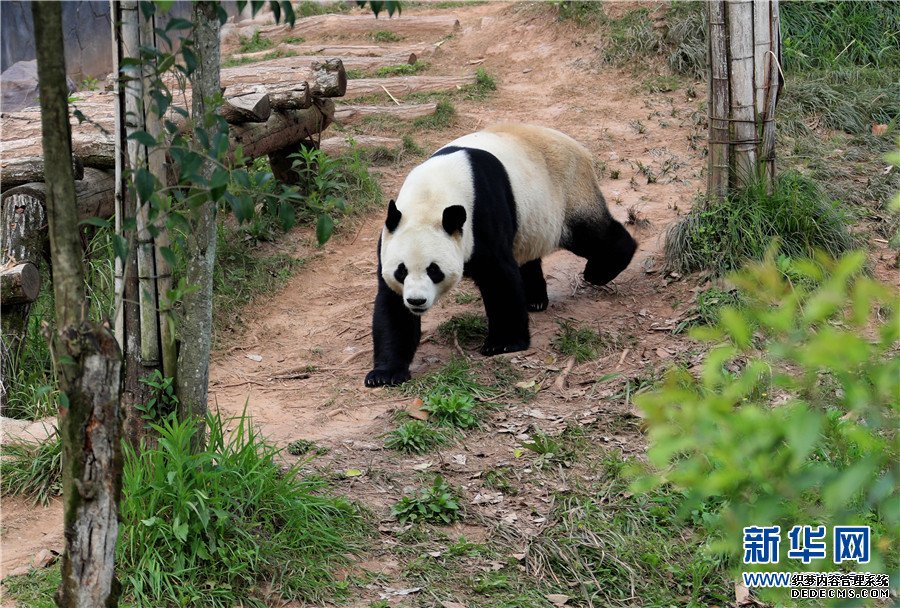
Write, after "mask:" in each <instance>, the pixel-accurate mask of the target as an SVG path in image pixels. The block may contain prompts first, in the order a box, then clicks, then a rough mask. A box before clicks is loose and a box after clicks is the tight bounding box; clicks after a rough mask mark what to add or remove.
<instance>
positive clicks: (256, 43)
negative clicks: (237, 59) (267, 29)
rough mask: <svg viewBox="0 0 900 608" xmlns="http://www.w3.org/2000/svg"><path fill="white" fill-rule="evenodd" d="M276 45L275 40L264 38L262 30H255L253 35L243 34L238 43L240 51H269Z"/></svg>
mask: <svg viewBox="0 0 900 608" xmlns="http://www.w3.org/2000/svg"><path fill="white" fill-rule="evenodd" d="M273 46H275V42H274V41H273V40H270V39H268V38H263V37H262V33H261V32H254V33H253V36H250V37H249V38H248V37H247V36H241V37H240V38H239V43H238V52H239V53H255V52H257V51H267V50H269V49H270V48H272V47H273Z"/></svg>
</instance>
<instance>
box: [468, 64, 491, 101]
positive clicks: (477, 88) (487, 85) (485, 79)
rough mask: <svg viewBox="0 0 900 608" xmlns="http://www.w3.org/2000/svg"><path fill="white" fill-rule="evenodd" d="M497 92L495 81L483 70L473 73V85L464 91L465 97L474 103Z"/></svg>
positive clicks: (479, 69)
mask: <svg viewBox="0 0 900 608" xmlns="http://www.w3.org/2000/svg"><path fill="white" fill-rule="evenodd" d="M496 90H497V81H496V80H495V79H494V77H493V76H491V75H490V74H489V73H488V71H487V70H486V69H484V68H478V70H477V71H476V72H475V84H473V85H471V86H469V87H468V88H467V89H466V93H467V95H466V96H467V97H468V98H469V99H474V100H476V101H480V100H483V99H485V98H487V96H488V95H490V94H491V93H493V92H494V91H496Z"/></svg>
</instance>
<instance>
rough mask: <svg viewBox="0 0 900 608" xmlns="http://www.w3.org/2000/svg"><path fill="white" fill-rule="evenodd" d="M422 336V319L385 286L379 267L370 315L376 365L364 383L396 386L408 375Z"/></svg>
mask: <svg viewBox="0 0 900 608" xmlns="http://www.w3.org/2000/svg"><path fill="white" fill-rule="evenodd" d="M421 337H422V319H421V318H420V317H417V316H416V315H414V314H412V313H411V312H409V309H408V308H406V306H404V304H403V298H402V297H401V296H399V295H398V294H396V293H394V291H393V290H392V289H391V288H390V287H388V286H387V283H385V282H384V279H383V278H381V268H380V265H379V269H378V294H377V295H376V296H375V311H374V313H373V314H372V340H373V346H374V359H375V365H374V368H373V369H372V371H370V372H369V373H368V374H366V386H368V387H376V386H395V385H397V384H403V383H404V382H406V381H407V380H409V378H410V374H409V366H410V364H411V363H412V360H413V356H415V354H416V349H417V348H418V347H419V340H420V339H421Z"/></svg>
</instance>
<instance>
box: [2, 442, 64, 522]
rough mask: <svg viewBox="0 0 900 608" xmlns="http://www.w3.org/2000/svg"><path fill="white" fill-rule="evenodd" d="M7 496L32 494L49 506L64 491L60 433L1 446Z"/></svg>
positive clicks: (38, 502)
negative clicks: (36, 440)
mask: <svg viewBox="0 0 900 608" xmlns="http://www.w3.org/2000/svg"><path fill="white" fill-rule="evenodd" d="M0 458H2V459H3V476H2V479H0V488H2V494H3V496H28V497H30V498H33V499H34V502H35V504H41V505H46V504H47V503H48V502H50V499H51V498H53V497H55V496H59V495H61V494H62V441H60V437H59V433H54V435H53V436H52V437H49V438H47V439H46V440H45V441H42V442H29V443H8V444H3V445H2V446H0Z"/></svg>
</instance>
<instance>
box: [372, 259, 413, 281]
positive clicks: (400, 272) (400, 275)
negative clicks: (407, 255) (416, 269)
mask: <svg viewBox="0 0 900 608" xmlns="http://www.w3.org/2000/svg"><path fill="white" fill-rule="evenodd" d="M379 274H380V273H379ZM408 274H409V271H408V270H407V269H406V264H404V263H403V262H400V265H399V266H397V270H395V271H394V278H395V279H397V282H398V283H403V281H405V280H406V276H407V275H408Z"/></svg>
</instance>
